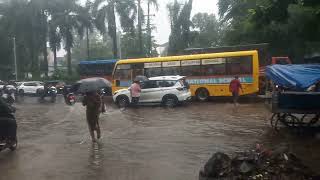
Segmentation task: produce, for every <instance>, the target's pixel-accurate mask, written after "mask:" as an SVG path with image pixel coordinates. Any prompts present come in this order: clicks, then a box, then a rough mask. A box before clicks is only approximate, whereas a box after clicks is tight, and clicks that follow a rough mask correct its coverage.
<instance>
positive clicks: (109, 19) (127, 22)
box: [93, 0, 137, 58]
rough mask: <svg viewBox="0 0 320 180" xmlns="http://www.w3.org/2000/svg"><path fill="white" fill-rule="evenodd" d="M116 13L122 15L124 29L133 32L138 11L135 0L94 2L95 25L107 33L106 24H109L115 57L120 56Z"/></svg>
mask: <svg viewBox="0 0 320 180" xmlns="http://www.w3.org/2000/svg"><path fill="white" fill-rule="evenodd" d="M116 13H117V14H118V15H119V17H120V23H121V27H122V29H123V31H124V32H133V31H134V20H135V18H136V13H137V8H136V5H135V2H134V0H96V1H95V2H94V10H93V14H94V17H95V20H94V21H95V25H96V27H97V29H98V30H99V31H100V32H101V33H102V34H105V33H106V26H105V25H106V24H107V25H108V26H107V27H108V34H109V36H110V37H111V38H112V41H113V56H114V58H118V49H117V48H118V45H117V23H116Z"/></svg>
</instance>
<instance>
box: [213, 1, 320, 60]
mask: <svg viewBox="0 0 320 180" xmlns="http://www.w3.org/2000/svg"><path fill="white" fill-rule="evenodd" d="M218 4H219V14H220V16H221V19H223V21H224V22H225V24H227V29H226V32H225V36H224V38H223V43H224V44H226V45H237V44H247V43H262V42H267V43H270V52H271V54H272V55H273V56H279V55H284V56H287V55H289V56H290V57H292V58H293V59H294V60H295V62H302V61H303V58H304V56H305V54H306V53H307V52H310V51H309V49H310V47H309V46H308V44H310V43H312V42H318V41H320V25H319V20H320V16H319V15H320V13H319V12H320V2H319V1H314V0H299V1H297V0H281V1H279V0H278V1H274V0H246V1H238V0H219V3H218Z"/></svg>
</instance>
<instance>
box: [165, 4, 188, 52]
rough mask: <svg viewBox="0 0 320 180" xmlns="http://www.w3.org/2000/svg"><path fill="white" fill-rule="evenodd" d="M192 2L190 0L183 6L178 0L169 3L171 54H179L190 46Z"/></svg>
mask: <svg viewBox="0 0 320 180" xmlns="http://www.w3.org/2000/svg"><path fill="white" fill-rule="evenodd" d="M192 2H193V1H192V0H189V1H188V2H186V3H185V4H184V5H183V7H182V8H181V6H180V4H179V2H178V1H177V0H175V1H174V3H171V4H168V5H167V8H168V10H169V18H170V24H171V34H170V36H169V48H168V54H169V55H176V54H179V53H180V52H181V51H183V50H184V49H185V48H187V47H189V43H190V26H191V21H190V15H191V10H192Z"/></svg>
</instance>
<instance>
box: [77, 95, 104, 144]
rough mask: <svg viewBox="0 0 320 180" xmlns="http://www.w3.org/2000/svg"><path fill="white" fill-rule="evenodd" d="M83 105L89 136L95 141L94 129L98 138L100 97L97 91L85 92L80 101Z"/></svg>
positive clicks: (99, 135)
mask: <svg viewBox="0 0 320 180" xmlns="http://www.w3.org/2000/svg"><path fill="white" fill-rule="evenodd" d="M82 104H83V106H86V108H87V109H86V116H87V123H88V127H89V132H90V136H91V139H92V141H93V142H95V141H96V138H95V136H94V131H96V133H97V139H100V137H101V132H100V125H99V115H100V111H101V104H102V101H101V97H100V95H99V94H98V92H96V91H94V92H87V93H86V95H85V96H84V98H83V101H82Z"/></svg>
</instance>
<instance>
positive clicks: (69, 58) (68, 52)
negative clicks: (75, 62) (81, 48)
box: [66, 47, 72, 76]
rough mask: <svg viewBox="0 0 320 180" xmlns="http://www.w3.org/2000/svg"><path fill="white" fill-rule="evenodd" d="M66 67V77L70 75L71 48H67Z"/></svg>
mask: <svg viewBox="0 0 320 180" xmlns="http://www.w3.org/2000/svg"><path fill="white" fill-rule="evenodd" d="M66 49H67V66H68V75H69V76H71V75H72V67H71V48H70V47H67V48H66Z"/></svg>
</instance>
